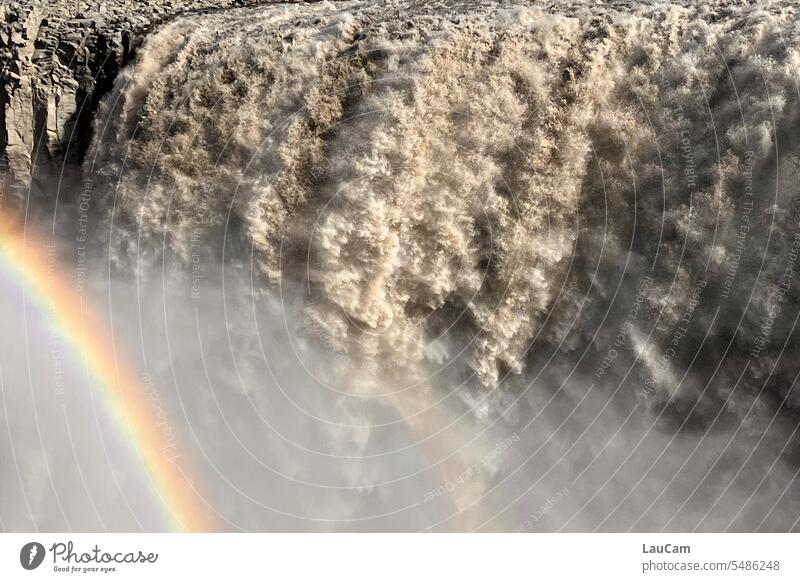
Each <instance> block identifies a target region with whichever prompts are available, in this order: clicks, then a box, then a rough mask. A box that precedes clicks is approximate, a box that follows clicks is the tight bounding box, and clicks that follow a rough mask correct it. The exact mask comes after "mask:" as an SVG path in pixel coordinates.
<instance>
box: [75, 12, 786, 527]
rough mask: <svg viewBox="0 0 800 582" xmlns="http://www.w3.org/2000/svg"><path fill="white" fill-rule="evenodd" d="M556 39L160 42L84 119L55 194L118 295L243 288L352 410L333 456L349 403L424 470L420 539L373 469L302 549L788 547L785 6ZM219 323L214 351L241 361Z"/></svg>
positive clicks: (324, 29)
mask: <svg viewBox="0 0 800 582" xmlns="http://www.w3.org/2000/svg"><path fill="white" fill-rule="evenodd" d="M565 12H567V13H565V14H561V15H556V14H551V13H548V12H546V11H542V10H540V9H537V8H530V7H520V6H515V5H513V4H510V3H497V4H492V3H486V4H481V5H474V6H471V5H469V4H466V5H465V4H463V3H453V4H452V6H451V5H448V4H447V3H444V4H443V5H442V6H439V5H438V4H436V5H434V4H425V3H410V4H407V5H402V6H400V5H399V4H398V5H396V4H389V5H378V4H375V5H365V4H364V3H360V2H339V3H335V4H331V3H322V4H311V5H292V6H280V7H279V6H270V7H264V8H257V9H242V10H233V11H227V12H222V13H218V14H209V15H198V16H192V17H187V18H181V19H179V20H176V21H174V22H172V23H170V24H168V25H166V26H164V27H162V28H160V29H159V30H157V31H155V32H154V33H153V34H152V35H151V36H150V37H149V39H148V40H147V41H146V43H145V44H144V46H143V47H142V48H141V49H140V50H139V53H138V58H137V62H136V63H135V64H134V65H133V66H132V67H130V68H129V69H127V70H125V71H124V72H123V74H121V76H120V77H119V78H118V79H117V81H116V85H115V87H114V89H113V91H112V92H111V93H109V94H108V95H107V96H106V98H105V100H104V101H103V103H102V104H101V106H100V110H99V111H98V114H97V117H96V120H95V123H94V138H93V144H92V146H91V148H90V149H89V152H88V153H87V155H86V157H85V160H84V162H83V164H84V166H83V173H84V179H85V180H86V181H87V182H91V183H92V196H93V206H92V208H93V211H94V212H95V213H96V215H97V216H99V217H101V218H102V219H103V222H102V224H104V225H110V226H106V227H104V228H102V229H100V228H98V229H97V233H96V234H97V235H98V236H99V235H102V236H104V237H106V238H107V243H108V244H109V245H110V248H111V249H113V250H112V252H111V255H112V259H113V262H114V265H116V268H118V269H120V270H126V269H129V268H134V267H135V269H136V272H137V273H147V272H149V271H150V270H152V269H156V268H157V266H158V265H163V264H167V265H170V268H175V269H176V270H179V271H183V272H184V273H185V274H186V277H185V278H184V279H183V280H182V281H183V282H182V283H175V284H176V285H178V284H182V285H190V284H192V280H193V279H192V268H193V265H194V264H196V263H197V259H196V257H197V256H198V253H202V254H203V256H204V257H206V258H204V260H208V259H207V257H210V256H211V257H213V258H214V260H217V261H219V264H220V265H222V267H221V268H220V272H221V273H226V272H227V271H226V269H228V268H235V266H236V265H239V266H241V265H245V269H244V270H245V271H246V272H247V277H246V285H245V287H249V288H250V290H251V291H252V292H253V293H254V294H255V295H256V296H259V297H269V298H270V301H272V303H271V304H272V305H274V304H280V305H281V309H280V310H278V311H275V313H278V312H279V311H280V312H282V313H284V316H283V322H282V324H283V323H285V325H286V327H287V330H289V331H287V334H288V335H289V336H290V341H292V342H296V345H295V344H292V349H291V350H288V349H287V351H286V356H285V357H286V358H288V359H291V358H299V359H300V360H302V362H301V363H302V368H303V370H304V371H305V372H304V373H307V374H308V375H309V377H313V378H315V379H316V380H318V381H319V382H320V383H322V384H325V385H326V386H330V387H331V388H332V390H333V391H335V392H336V393H337V394H340V396H337V398H340V397H341V398H342V399H344V400H346V401H347V402H348V403H349V404H346V405H345V404H341V402H342V401H343V400H338V401H337V402H339V404H336V405H335V406H334V408H335V409H336V410H339V411H340V412H342V411H346V412H342V415H344V416H346V418H347V419H348V421H347V422H344V421H342V416H336V422H338V423H340V425H339V426H338V428H336V429H331V431H332V432H331V433H330V434H331V435H333V434H334V433H335V434H336V435H337V436H330V440H331V442H333V441H336V442H340V443H345V444H340V445H336V447H340V448H336V450H335V451H334V453H335V454H336V455H339V456H342V457H345V458H348V459H349V458H356V459H357V458H367V459H369V458H370V456H371V455H373V456H374V455H375V454H377V453H376V452H375V451H378V452H380V451H381V450H382V447H381V445H380V442H381V441H380V435H381V432H380V429H378V428H375V427H380V426H382V424H381V423H382V422H385V418H383V416H382V413H381V414H377V413H375V412H374V410H373V409H371V408H370V407H369V406H366V407H359V408H358V412H353V408H352V407H353V406H354V405H353V404H352V403H350V400H347V399H352V398H353V397H357V398H363V399H364V401H371V400H370V399H378V400H379V401H381V402H389V403H391V407H392V408H393V410H395V411H396V413H397V414H398V415H399V416H400V417H402V418H404V419H405V420H406V421H407V422H406V424H407V425H408V427H409V430H410V431H411V432H412V434H415V435H417V437H415V438H417V440H418V442H422V443H425V442H428V443H429V444H430V443H431V442H433V441H436V442H437V444H436V445H435V446H430V447H428V448H427V449H426V446H427V445H425V444H421V445H419V446H420V447H421V448H422V449H425V450H426V453H425V455H426V459H427V461H426V462H427V463H428V464H429V465H430V466H431V467H433V466H435V471H437V472H440V473H441V476H439V477H435V478H432V481H431V482H430V483H428V485H426V486H424V487H423V486H422V485H419V484H415V485H414V486H413V488H414V493H413V494H412V495H410V497H411V499H412V501H411V502H409V503H410V504H412V505H415V506H417V505H418V506H421V507H423V509H425V506H426V505H427V509H425V511H427V512H428V514H427V515H428V517H426V518H425V519H422V518H419V519H417V518H411V517H409V518H408V520H406V518H405V517H402V519H401V517H400V515H398V516H397V518H396V520H395V521H393V518H392V517H391V515H392V512H401V510H402V508H403V507H408V506H409V505H404V504H402V503H398V504H395V505H393V501H392V500H393V498H392V496H391V494H388V493H385V490H384V489H381V484H386V483H394V482H396V481H398V480H402V479H403V478H405V477H406V476H407V474H408V475H411V474H416V473H415V472H413V471H412V470H411V469H409V470H408V473H407V474H406V473H402V471H400V473H398V474H391V475H388V473H387V471H389V472H390V473H391V471H392V470H393V469H388V468H387V467H388V466H389V465H390V463H389V462H388V461H387V463H383V464H381V463H380V459H378V461H376V462H375V463H374V464H370V463H367V464H366V465H363V466H362V465H358V464H357V465H355V466H354V467H350V468H349V469H348V470H347V471H346V473H347V474H346V476H344V477H343V481H341V482H337V483H336V484H334V485H330V486H331V487H334V488H335V487H343V488H347V487H352V488H354V489H356V490H357V491H358V492H359V495H361V496H362V497H360V498H359V499H358V500H355V501H353V500H352V499H348V501H347V503H344V502H342V499H341V498H339V497H336V502H337V503H339V502H342V504H343V505H345V506H346V508H347V509H343V510H342V511H341V512H334V515H328V513H326V511H325V507H324V506H325V503H326V502H324V501H320V502H319V505H318V506H315V509H314V510H313V512H312V513H314V512H315V513H314V515H311V516H310V517H308V519H313V518H314V517H320V518H321V521H320V522H319V523H318V524H316V525H308V524H304V525H303V526H302V528H309V529H318V527H322V528H323V529H328V528H333V527H336V526H335V525H331V524H332V523H335V522H336V520H337V519H342V520H344V521H347V519H350V520H355V521H356V525H349V526H348V527H355V528H366V529H373V528H376V529H420V528H430V529H444V528H452V529H487V530H491V529H505V530H514V529H517V530H534V529H535V530H559V529H564V530H593V529H605V530H609V529H611V530H627V529H629V528H630V529H636V530H645V531H658V530H661V529H666V530H692V529H695V528H696V529H699V530H715V531H717V530H724V529H727V528H730V529H734V530H744V531H751V530H756V529H759V528H760V529H766V530H779V531H785V530H790V529H795V530H796V529H798V519H800V504H798V501H797V499H798V493H799V492H800V491H798V479H797V471H798V468H799V467H800V456H799V455H800V448H798V443H800V440H798V435H797V427H798V420H799V419H800V416H798V412H800V411H798V407H800V399H798V392H797V389H795V380H796V374H797V362H796V357H794V356H795V353H796V350H797V349H798V345H797V340H796V334H795V333H794V331H795V327H796V324H797V317H798V315H800V310H799V309H798V305H799V304H798V284H799V283H798V281H797V280H796V279H797V273H798V271H799V270H800V263H799V262H798V258H799V257H800V231H799V230H798V228H797V227H798V221H799V220H800V157H798V154H800V151H799V149H798V146H799V145H800V137H798V136H799V135H800V134H798V127H799V126H800V125H799V124H800V106H799V104H800V89H799V87H798V73H800V50H798V41H797V39H798V38H800V36H798V33H799V32H800V30H798V16H797V13H796V9H795V8H792V7H790V6H788V5H787V6H784V5H782V4H779V3H773V4H770V8H769V9H767V8H766V7H765V6H762V5H761V4H760V3H757V4H755V5H753V6H745V5H732V4H731V5H726V4H723V3H720V4H712V5H704V6H699V7H696V8H691V7H689V8H687V7H680V6H666V5H664V6H661V5H658V6H646V7H642V8H637V9H630V10H628V11H627V12H623V11H622V10H614V9H603V10H600V8H598V7H595V6H592V7H581V6H580V5H577V6H576V7H574V8H573V9H570V10H569V11H565ZM231 265H233V267H232V266H231ZM195 274H196V273H195ZM195 282H196V281H195ZM223 286H224V283H223ZM241 297H243V296H237V295H236V294H235V293H233V294H229V295H227V296H226V301H229V302H234V303H235V302H237V301H239V300H240V299H241ZM248 297H249V296H248ZM241 302H242V304H243V305H244V307H242V306H237V307H230V308H226V309H229V310H230V311H227V310H226V311H225V314H224V321H223V320H222V316H220V319H218V320H217V321H216V323H217V325H218V326H220V327H221V329H227V330H228V331H227V333H228V337H229V338H230V334H231V330H233V333H234V334H235V333H239V335H238V336H236V338H235V341H234V343H236V342H242V343H241V344H240V345H243V346H246V347H244V348H242V350H253V352H255V351H256V347H255V346H256V340H255V339H253V337H255V336H251V335H248V332H247V331H245V328H246V327H247V325H248V324H247V323H243V322H245V321H247V320H248V319H251V318H252V317H257V316H256V315H254V313H255V312H258V311H259V309H260V308H259V307H258V306H257V305H256V304H257V303H258V301H255V300H254V301H253V303H252V304H251V305H249V306H248V300H245V299H241ZM258 304H259V305H260V303H258ZM140 309H141V306H140ZM281 310H282V311H281ZM286 313H289V314H290V315H289V316H288V318H287V316H286V315H285V314H286ZM187 317H189V318H190V319H191V318H192V317H193V315H188V316H187ZM276 321H277V319H276ZM286 321H288V323H286ZM276 325H277V323H276ZM290 328H291V329H290ZM186 329H187V330H190V331H191V330H192V326H191V325H189V324H187V327H186ZM198 333H199V325H198ZM270 333H272V332H270ZM287 341H289V340H287ZM258 344H259V345H258V354H259V355H258V357H267V358H268V357H269V353H270V350H272V349H277V348H274V346H272V345H271V344H270V343H269V342H267V344H266V345H263V344H262V342H261V341H260V338H259V341H258ZM229 345H230V341H229ZM281 349H282V350H283V349H285V348H281ZM281 353H283V352H281ZM304 353H305V354H312V355H310V356H308V357H307V358H305V359H303V356H302V354H304ZM265 354H266V356H265ZM314 354H316V355H314ZM279 359H281V358H279ZM219 365H220V366H223V364H222V363H220V364H219ZM234 368H235V377H238V378H239V380H241V376H242V374H247V370H248V369H249V368H247V367H244V368H245V371H244V372H241V370H240V369H239V366H238V365H237V364H236V362H235V361H234ZM257 375H258V374H255V373H254V376H257ZM227 377H228V378H231V377H234V373H233V372H230V374H229V375H228V376H227ZM292 377H293V378H295V381H293V382H290V383H286V382H284V383H282V386H283V389H284V390H288V391H289V393H290V394H291V392H293V391H294V392H298V393H302V392H303V391H304V390H305V389H306V388H305V384H304V382H305V380H302V379H297V378H298V376H297V375H295V374H292ZM219 390H221V391H224V387H220V388H219ZM249 390H252V393H254V394H257V393H258V387H257V386H251V388H250V389H249ZM246 393H247V394H250V392H249V391H246ZM451 394H453V395H455V396H456V400H457V402H455V401H453V400H452V399H448V400H447V401H445V400H444V399H445V398H446V397H448V396H449V395H451ZM442 408H444V410H442ZM387 422H388V421H387ZM348 423H349V424H348ZM454 423H461V424H465V425H467V426H468V428H464V429H463V432H461V433H458V432H455V433H454V432H452V431H450V432H449V436H441V435H440V438H439V437H436V435H439V432H438V431H439V430H440V429H444V428H448V429H449V427H450V426H451V425H452V424H454ZM359 427H360V428H359ZM364 427H372V428H371V429H370V430H366V431H362V430H361V428H364ZM485 431H493V432H491V433H485ZM351 433H352V434H351ZM326 434H327V433H326ZM476 434H492V437H491V438H488V439H484V442H483V444H481V446H480V447H477V446H470V447H469V451H468V452H467V451H461V452H458V451H460V448H459V447H461V446H462V445H463V444H464V443H465V442H472V441H471V439H473V438H475V437H474V435H476ZM342 435H345V436H342ZM347 435H350V436H347ZM353 435H355V436H353ZM435 437H436V438H435ZM326 438H327V437H326ZM338 438H341V440H340V441H337V440H336V439H338ZM431 439H433V440H431ZM323 440H324V439H323ZM376 443H377V444H376ZM251 444H252V445H253V446H256V447H257V446H258V445H256V444H254V443H251ZM375 447H377V448H375ZM334 448H335V447H334ZM388 449H391V446H388V445H387V450H388ZM392 450H394V449H392ZM454 452H458V454H456V455H455V456H452V454H453V453H454ZM286 454H287V455H289V453H286ZM348 462H349V461H348ZM297 465H298V466H294V468H293V469H292V471H294V472H293V473H292V475H293V476H294V477H296V478H299V477H298V476H301V477H302V475H303V469H302V462H298V463H297ZM348 466H349V465H348ZM398 470H399V469H398ZM421 470H422V469H420V471H421ZM415 471H416V470H415ZM223 472H224V471H223ZM318 473H319V474H318V475H316V476H317V477H320V476H321V475H324V474H325V471H322V470H320V471H319V472H318ZM310 481H313V479H311V480H310ZM228 485H230V483H228ZM211 488H212V489H213V487H211ZM220 488H221V489H224V487H223V486H220ZM373 493H374V496H373V497H370V498H369V501H368V502H367V501H365V500H364V499H365V498H364V497H363V496H364V495H372V494H373ZM211 495H212V497H213V493H212V494H211ZM219 495H220V496H219V497H218V499H219V498H222V497H224V494H219ZM253 495H254V494H253ZM337 495H339V493H337ZM309 497H311V496H309ZM324 499H328V498H327V497H325V498H324ZM444 499H448V500H450V501H448V503H452V507H451V506H448V509H446V510H445V509H443V510H442V513H441V515H439V514H436V515H437V516H438V517H436V518H431V517H430V515H432V514H431V513H430V512H431V511H433V510H432V509H431V508H432V507H433V506H434V505H436V504H438V503H440V502H441V501H442V500H444ZM329 503H331V504H332V503H334V501H330V502H329ZM235 505H236V504H235V503H233V502H232V504H231V505H230V506H227V505H226V504H225V503H221V504H218V506H217V507H219V508H220V509H219V511H220V512H221V513H223V514H225V515H227V516H228V518H229V519H230V520H231V521H233V522H237V524H241V526H242V527H245V528H252V529H263V528H267V529H269V528H271V527H272V525H270V524H269V523H265V522H263V521H257V520H255V521H247V519H246V518H243V517H241V515H240V517H239V518H238V520H239V521H237V518H236V517H235V515H236V512H237V509H236V508H235ZM365 507H369V508H371V509H370V511H371V513H370V512H367V513H364V511H365V510H364V508H365ZM298 511H299V510H298ZM367 514H368V515H369V516H373V517H374V516H383V519H384V520H383V521H376V522H371V521H363V522H358V521H357V520H358V519H367V518H366V517H364V515H367ZM323 515H324V519H322V517H323ZM386 516H388V517H386ZM370 519H371V518H370ZM375 519H377V517H376V518H375ZM348 523H349V522H348ZM273 525H274V524H273ZM281 527H283V528H287V527H295V525H287V524H286V523H284V522H280V527H278V529H280V528H281Z"/></svg>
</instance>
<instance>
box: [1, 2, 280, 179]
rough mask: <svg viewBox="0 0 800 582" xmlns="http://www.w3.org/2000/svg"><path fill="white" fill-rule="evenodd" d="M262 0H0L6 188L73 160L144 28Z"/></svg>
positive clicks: (141, 37)
mask: <svg viewBox="0 0 800 582" xmlns="http://www.w3.org/2000/svg"><path fill="white" fill-rule="evenodd" d="M266 1H268V0H266ZM263 3H265V0H157V1H149V2H141V1H132V0H105V1H102V2H79V1H76V0H55V1H54V0H25V1H23V2H10V3H5V2H3V3H0V166H6V167H7V169H8V170H9V173H10V174H11V177H12V182H13V187H14V189H15V190H16V191H18V192H22V191H25V190H26V189H27V187H28V186H29V185H30V182H31V178H32V176H34V175H35V174H37V173H39V172H45V173H50V172H53V171H59V170H60V168H61V165H62V163H63V162H64V160H65V159H73V160H75V159H80V157H81V156H82V155H83V152H84V151H85V149H86V146H87V144H88V142H89V139H90V138H91V119H92V116H93V113H94V109H95V106H96V105H97V103H98V101H99V99H100V97H102V95H103V94H105V92H106V91H107V90H108V89H109V88H110V87H111V84H112V83H113V79H114V77H115V76H116V74H117V72H118V71H119V69H120V67H122V66H124V65H125V64H126V63H127V62H128V61H129V60H130V59H131V57H132V55H133V52H134V51H135V49H136V47H137V46H138V45H139V44H140V43H141V41H142V39H143V37H144V36H145V34H146V33H147V31H148V30H150V29H151V28H152V27H154V26H156V25H158V24H160V23H163V22H164V21H166V20H169V19H171V18H173V17H176V16H179V15H182V14H188V13H197V12H205V11H211V10H218V9H226V8H231V7H236V6H248V5H255V4H263ZM0 169H2V167H0Z"/></svg>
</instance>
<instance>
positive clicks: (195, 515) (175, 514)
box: [0, 216, 213, 531]
mask: <svg viewBox="0 0 800 582" xmlns="http://www.w3.org/2000/svg"><path fill="white" fill-rule="evenodd" d="M0 269H1V270H2V271H5V272H6V273H5V274H6V276H9V277H10V278H11V279H12V281H13V282H14V284H17V285H19V286H20V287H21V288H22V290H23V294H24V297H25V301H26V302H28V304H29V305H31V306H33V307H34V308H35V309H36V310H37V311H38V312H39V313H40V314H41V315H42V317H43V318H44V319H45V320H46V321H48V322H49V323H50V324H51V325H52V327H53V329H54V331H55V333H56V335H57V337H58V338H59V341H61V342H63V344H64V345H65V347H67V348H68V349H69V350H70V351H71V352H72V353H73V354H74V356H75V358H76V361H77V362H78V363H80V364H82V365H84V366H85V368H86V370H87V371H88V372H89V373H90V374H91V377H92V379H93V380H94V381H93V382H92V388H93V390H94V391H95V392H96V394H97V396H98V400H99V401H100V402H101V403H102V409H103V410H104V412H105V413H107V414H108V415H109V418H110V420H111V421H112V424H113V425H114V426H115V427H116V428H117V430H118V433H119V434H118V436H119V438H120V440H121V441H122V442H123V443H124V444H125V445H126V447H127V448H128V449H129V450H130V452H131V453H132V454H133V455H134V456H135V457H138V458H139V459H141V461H142V463H143V465H144V469H145V470H146V472H147V475H146V477H147V479H146V481H147V482H148V483H150V485H151V487H152V489H153V490H152V494H153V496H154V498H155V500H156V502H157V503H158V504H159V505H160V506H161V510H162V512H163V515H164V518H165V520H166V522H167V524H169V527H170V529H171V530H173V531H212V530H213V527H212V520H211V518H210V515H209V513H210V512H209V508H208V506H207V505H206V503H205V502H204V501H203V500H202V499H201V498H200V496H199V495H198V493H197V491H196V489H195V488H194V486H193V485H192V482H191V480H190V479H189V477H188V475H187V474H186V472H184V471H183V470H182V468H181V467H180V466H179V465H178V464H177V463H176V462H175V461H174V460H170V459H169V458H168V457H167V456H166V455H164V454H163V440H164V439H163V435H162V434H161V433H160V432H159V429H158V426H159V419H158V418H157V417H156V414H155V410H154V408H153V406H152V403H151V402H150V399H149V398H148V396H147V390H146V387H145V385H144V381H143V379H142V378H141V377H140V376H139V375H138V374H137V373H136V371H135V370H134V368H133V366H131V365H130V364H129V363H127V362H126V361H125V359H124V358H121V357H118V355H117V353H116V352H115V351H114V349H113V345H114V344H113V342H112V336H111V331H110V329H109V326H108V325H107V324H106V323H105V321H104V319H103V318H101V317H99V316H98V315H97V314H96V313H94V312H92V310H91V309H87V306H86V305H85V302H84V301H82V298H81V296H80V295H79V294H78V292H77V291H76V290H75V287H74V285H73V284H72V280H71V277H68V276H66V275H65V273H63V272H61V271H60V269H59V265H58V263H57V261H56V259H55V254H54V248H53V247H52V246H50V247H48V245H46V244H43V243H42V242H41V241H40V240H38V239H37V238H36V237H35V235H34V234H33V233H32V232H31V230H30V229H29V228H21V227H20V226H19V225H17V224H16V223H15V222H14V221H12V220H10V219H8V218H7V217H3V216H0ZM162 422H163V421H162Z"/></svg>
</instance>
